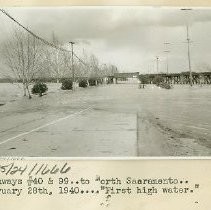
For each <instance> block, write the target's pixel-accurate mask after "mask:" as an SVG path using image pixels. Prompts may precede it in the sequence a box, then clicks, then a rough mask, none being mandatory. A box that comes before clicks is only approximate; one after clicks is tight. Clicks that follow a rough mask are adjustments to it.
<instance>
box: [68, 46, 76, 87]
mask: <svg viewBox="0 0 211 210" xmlns="http://www.w3.org/2000/svg"><path fill="white" fill-rule="evenodd" d="M69 43H70V44H71V68H72V80H73V90H74V89H75V68H74V51H73V45H74V44H75V42H69Z"/></svg>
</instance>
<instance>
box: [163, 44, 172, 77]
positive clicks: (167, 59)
mask: <svg viewBox="0 0 211 210" xmlns="http://www.w3.org/2000/svg"><path fill="white" fill-rule="evenodd" d="M170 44H171V43H169V42H164V45H165V46H166V47H165V50H164V52H165V53H166V73H167V74H168V73H169V56H168V54H169V53H170V50H168V47H167V46H168V45H170Z"/></svg>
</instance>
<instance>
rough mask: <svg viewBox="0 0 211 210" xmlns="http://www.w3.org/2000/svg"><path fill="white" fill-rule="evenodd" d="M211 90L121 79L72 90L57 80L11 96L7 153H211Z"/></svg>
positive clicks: (2, 150) (4, 126)
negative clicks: (43, 91)
mask: <svg viewBox="0 0 211 210" xmlns="http://www.w3.org/2000/svg"><path fill="white" fill-rule="evenodd" d="M0 85H1V84H0ZM4 85H5V84H4ZM0 92H1V91H0ZM18 94H21V93H18ZM210 96H211V86H202V87H199V86H194V87H189V86H179V85H175V86H174V88H173V89H171V90H166V89H160V88H158V87H155V86H153V85H148V86H146V88H145V89H139V88H138V84H116V85H103V86H98V87H91V88H87V89H78V90H77V91H75V92H72V91H69V92H68V91H61V90H59V86H58V84H50V86H49V93H48V94H47V95H46V96H44V97H42V98H40V97H33V99H32V100H28V99H26V98H21V97H19V98H18V100H16V101H11V98H12V97H8V98H10V102H8V103H6V105H3V106H1V107H0V120H1V123H0V154H1V155H4V156H7V155H12V156H13V155H15V156H109V157H111V156H210V155H211V118H210V116H211V110H210V107H211V97H210ZM4 101H6V100H5V99H4ZM87 108H88V110H89V111H85V112H84V111H83V110H87ZM75 113H79V114H75ZM72 115H73V116H74V117H72ZM52 122H53V123H52ZM8 139H9V141H7V140H8ZM5 140H6V141H5ZM76 140H77V141H76Z"/></svg>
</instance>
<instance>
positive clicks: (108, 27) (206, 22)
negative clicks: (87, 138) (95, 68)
mask: <svg viewBox="0 0 211 210" xmlns="http://www.w3.org/2000/svg"><path fill="white" fill-rule="evenodd" d="M4 9H5V10H6V11H7V12H8V13H9V14H10V15H12V16H13V17H14V18H16V19H17V20H18V21H20V22H21V23H22V24H23V25H25V26H27V27H28V28H29V29H31V30H32V31H33V32H35V33H36V34H38V35H39V36H41V37H43V38H45V39H47V40H49V41H50V40H51V37H52V33H53V32H54V33H55V34H56V36H57V37H58V38H59V40H60V41H61V42H62V43H63V44H66V43H68V42H69V41H72V40H73V41H76V42H77V44H76V45H75V50H76V52H77V53H78V54H79V55H80V54H81V52H82V51H83V49H85V50H87V51H89V52H92V53H94V54H95V55H96V56H97V57H98V59H99V60H100V63H101V64H104V63H110V64H114V65H116V66H117V67H118V69H119V70H120V71H121V72H133V71H138V72H141V73H147V72H149V73H153V72H156V56H159V71H162V72H165V71H166V54H165V52H164V51H165V50H169V51H170V53H169V71H170V72H181V71H186V70H188V60H187V43H186V25H187V24H188V25H189V29H190V38H191V41H192V43H191V63H192V68H193V70H194V71H197V70H199V69H200V68H203V67H204V66H205V65H210V66H211V59H210V58H211V10H209V9H199V8H198V9H196V8H195V9H193V10H191V11H181V10H180V8H158V7H157V8H150V7H70V8H4ZM13 28H14V23H12V22H11V20H10V19H8V18H7V17H6V16H4V15H3V14H0V30H1V35H0V44H1V43H3V42H4V41H5V40H7V39H8V38H10V34H11V31H12V29H13ZM164 42H169V43H171V44H170V45H168V47H167V48H168V49H167V48H166V47H165V45H164Z"/></svg>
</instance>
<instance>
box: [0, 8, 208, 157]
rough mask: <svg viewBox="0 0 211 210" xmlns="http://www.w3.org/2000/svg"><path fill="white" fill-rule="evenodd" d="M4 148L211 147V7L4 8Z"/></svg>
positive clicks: (149, 153)
mask: <svg viewBox="0 0 211 210" xmlns="http://www.w3.org/2000/svg"><path fill="white" fill-rule="evenodd" d="M0 30H1V35H0V156H1V157H11V156H14V157H169V156H172V157H178V156H179V157H193V156H210V155H211V59H210V58H211V8H206V9H205V8H197V7H195V8H179V7H157V8H155V7H140V6H136V7H130V6H123V7H111V6H109V7H108V6H95V7H90V6H89V7H85V6H83V7H54V8H53V7H45V8H44V7H43V8H42V7H34V8H33V7H2V8H0Z"/></svg>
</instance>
